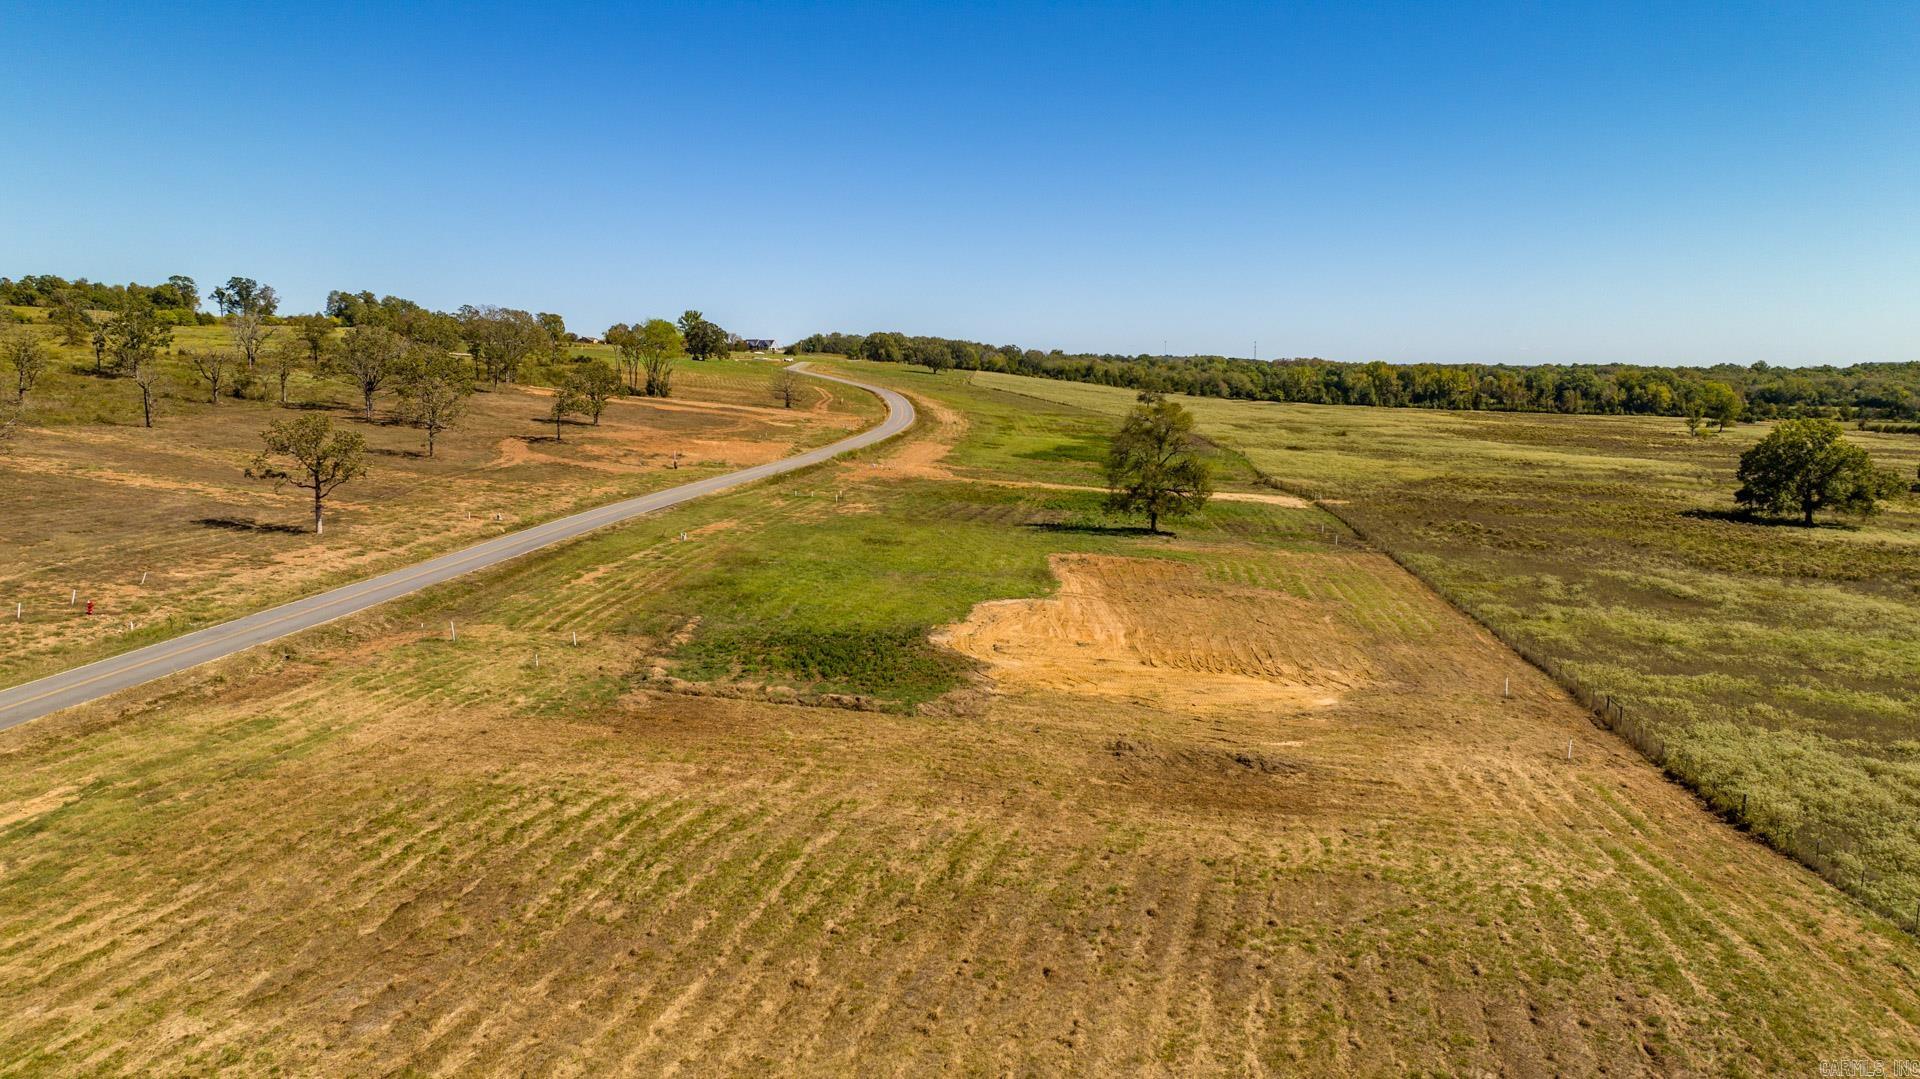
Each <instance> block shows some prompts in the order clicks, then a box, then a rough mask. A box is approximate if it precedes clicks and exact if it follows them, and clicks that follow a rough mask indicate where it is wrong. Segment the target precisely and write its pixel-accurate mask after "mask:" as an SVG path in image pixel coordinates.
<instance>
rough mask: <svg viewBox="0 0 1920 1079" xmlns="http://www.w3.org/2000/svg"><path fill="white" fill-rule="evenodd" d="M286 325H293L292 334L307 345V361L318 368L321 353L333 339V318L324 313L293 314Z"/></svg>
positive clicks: (315, 368)
mask: <svg viewBox="0 0 1920 1079" xmlns="http://www.w3.org/2000/svg"><path fill="white" fill-rule="evenodd" d="M287 325H289V326H291V327H293V335H294V336H295V337H297V338H299V339H300V343H301V344H303V345H305V346H307V362H308V363H310V364H312V365H313V368H314V370H316V371H317V370H319V369H320V366H321V364H320V357H321V353H322V352H323V351H324V350H325V349H326V347H327V342H328V341H330V340H332V339H333V320H332V319H330V318H328V317H327V316H325V315H295V316H293V317H292V318H290V319H288V320H287Z"/></svg>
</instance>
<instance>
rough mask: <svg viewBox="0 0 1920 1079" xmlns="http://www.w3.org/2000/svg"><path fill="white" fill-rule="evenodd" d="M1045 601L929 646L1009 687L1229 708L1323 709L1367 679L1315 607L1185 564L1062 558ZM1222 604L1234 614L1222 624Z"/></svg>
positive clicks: (989, 609)
mask: <svg viewBox="0 0 1920 1079" xmlns="http://www.w3.org/2000/svg"><path fill="white" fill-rule="evenodd" d="M1052 564H1053V571H1054V574H1055V575H1056V576H1058V577H1059V578H1060V591H1059V592H1058V593H1057V594H1056V595H1054V596H1052V597H1050V598H1047V599H1035V600H1001V601H996V602H992V603H983V604H980V605H979V606H977V607H975V608H974V611H973V613H972V615H971V616H970V617H969V618H968V619H967V620H966V621H965V622H962V623H960V624H959V625H956V626H951V627H949V628H947V629H946V630H943V631H942V632H941V633H940V634H938V635H937V636H936V637H935V638H934V639H935V641H936V642H938V643H940V644H944V645H946V646H947V647H949V648H953V649H956V650H957V651H959V652H962V653H964V654H965V655H968V656H972V657H973V658H975V659H978V660H980V661H982V662H984V663H986V664H987V665H988V667H989V668H990V670H991V672H992V676H993V678H994V679H995V680H996V681H998V682H1000V683H1001V684H1003V685H1005V686H1007V687H1009V688H1019V689H1035V688H1040V689H1049V690H1058V691H1064V692H1071V693H1077V694H1082V695H1085V696H1090V697H1106V698H1117V699H1123V700H1129V701H1134V702H1137V703H1141V704H1148V705H1151V706H1153V707H1157V708H1170V709H1179V710H1190V711H1196V712H1237V711H1240V710H1243V709H1247V708H1263V709H1283V710H1288V711H1296V710H1301V709H1308V708H1322V707H1326V706H1328V705H1332V704H1336V703H1338V702H1339V700H1340V698H1341V696H1342V695H1343V694H1345V693H1346V692H1348V691H1350V690H1352V689H1353V688H1355V687H1357V686H1361V685H1364V684H1366V683H1368V682H1370V681H1372V680H1373V678H1374V676H1375V675H1374V671H1373V665H1372V663H1371V662H1370V661H1369V660H1368V658H1367V656H1366V655H1365V654H1364V653H1363V652H1362V651H1361V649H1360V648H1359V644H1358V640H1357V637H1356V635H1355V634H1353V633H1352V632H1351V631H1349V630H1348V629H1347V628H1346V627H1345V626H1344V625H1343V624H1342V623H1340V622H1339V621H1338V620H1337V618H1336V612H1335V609H1333V608H1330V607H1329V606H1327V605H1325V604H1318V603H1314V602H1312V601H1308V600H1300V599H1295V598H1293V597H1290V596H1286V595H1282V594H1279V593H1275V592H1269V591H1265V590H1259V591H1243V592H1242V593H1240V594H1237V595H1235V594H1231V593H1230V590H1229V589H1227V588H1225V587H1224V586H1221V585H1218V584H1215V583H1213V582H1210V581H1208V580H1207V579H1206V578H1205V577H1204V576H1203V575H1201V574H1200V573H1198V572H1197V571H1195V570H1194V569H1193V568H1192V567H1190V566H1187V565H1183V564H1180V563H1175V562H1166V561H1158V560H1151V559H1133V558H1111V557H1101V556H1094V555H1061V556H1056V557H1055V558H1054V559H1053V560H1052ZM1229 599H1230V600H1231V601H1232V607H1233V609H1234V612H1235V617H1233V618H1231V619H1227V620H1223V619H1222V618H1221V617H1220V614H1221V604H1222V602H1223V601H1225V600H1229Z"/></svg>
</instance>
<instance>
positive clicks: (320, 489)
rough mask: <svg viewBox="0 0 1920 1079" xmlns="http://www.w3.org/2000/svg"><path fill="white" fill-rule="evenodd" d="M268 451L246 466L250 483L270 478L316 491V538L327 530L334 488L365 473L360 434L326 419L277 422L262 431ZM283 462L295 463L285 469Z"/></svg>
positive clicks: (277, 481) (300, 417)
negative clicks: (327, 513)
mask: <svg viewBox="0 0 1920 1079" xmlns="http://www.w3.org/2000/svg"><path fill="white" fill-rule="evenodd" d="M260 441H261V442H262V443H264V444H265V445H264V448H263V449H262V450H261V451H260V454H259V456H257V457H255V458H254V459H253V464H251V465H249V466H248V467H247V472H246V474H247V476H248V477H250V478H252V479H265V480H272V481H273V485H274V487H275V489H278V488H279V487H280V485H282V484H292V485H293V486H295V487H299V488H302V489H303V490H308V491H312V492H313V534H314V535H316V536H317V535H320V534H321V532H322V531H324V530H325V527H326V518H325V510H326V501H327V496H328V495H330V494H332V493H333V491H334V488H336V487H339V486H340V485H341V484H343V483H346V482H347V481H348V480H351V479H355V478H357V477H359V476H363V475H366V471H367V466H366V452H367V443H366V440H365V439H363V438H361V437H360V433H359V432H357V431H336V430H334V429H333V421H332V420H330V419H328V418H327V417H325V416H299V417H296V418H294V419H289V420H275V421H274V422H273V425H272V426H271V427H268V428H267V429H266V430H264V431H262V432H260ZM281 458H286V459H288V460H290V461H291V464H289V465H285V466H282V465H281V463H280V459H281Z"/></svg>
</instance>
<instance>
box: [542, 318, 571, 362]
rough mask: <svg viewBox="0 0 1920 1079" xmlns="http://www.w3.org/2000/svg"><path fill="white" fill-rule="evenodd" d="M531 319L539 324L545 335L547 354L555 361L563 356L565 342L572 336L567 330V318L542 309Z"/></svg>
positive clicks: (565, 346)
mask: <svg viewBox="0 0 1920 1079" xmlns="http://www.w3.org/2000/svg"><path fill="white" fill-rule="evenodd" d="M533 320H534V321H535V322H538V323H539V324H540V330H541V332H543V333H545V334H546V335H547V352H548V354H549V355H551V356H552V357H553V359H554V360H555V361H558V360H559V359H560V358H561V357H563V356H565V355H566V352H567V344H568V342H569V341H571V340H572V337H573V335H572V334H570V333H568V332H567V320H566V319H564V318H561V317H560V316H559V315H556V314H554V313H553V312H551V311H542V312H540V313H539V314H537V315H535V316H533Z"/></svg>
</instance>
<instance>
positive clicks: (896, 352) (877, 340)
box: [860, 333, 906, 363]
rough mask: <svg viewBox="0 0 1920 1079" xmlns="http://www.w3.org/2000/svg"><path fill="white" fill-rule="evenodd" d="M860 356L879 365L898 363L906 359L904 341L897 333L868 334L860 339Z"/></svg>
mask: <svg viewBox="0 0 1920 1079" xmlns="http://www.w3.org/2000/svg"><path fill="white" fill-rule="evenodd" d="M860 355H861V357H863V358H865V359H869V360H877V361H879V362H880V363H899V362H900V361H901V360H903V359H905V358H906V339H905V338H903V337H901V336H900V335H899V334H897V333H870V334H868V335H867V336H865V337H863V338H861V339H860Z"/></svg>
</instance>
